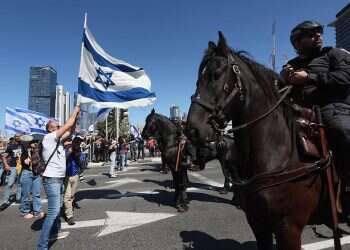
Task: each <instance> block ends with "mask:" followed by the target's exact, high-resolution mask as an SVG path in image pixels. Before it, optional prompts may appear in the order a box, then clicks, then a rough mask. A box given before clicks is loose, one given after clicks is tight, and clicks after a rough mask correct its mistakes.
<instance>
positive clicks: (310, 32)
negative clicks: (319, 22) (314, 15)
mask: <svg viewBox="0 0 350 250" xmlns="http://www.w3.org/2000/svg"><path fill="white" fill-rule="evenodd" d="M316 34H321V35H322V34H323V27H319V28H315V29H312V30H305V31H303V33H302V34H301V36H300V38H304V37H308V38H312V37H314V36H315V35H316Z"/></svg>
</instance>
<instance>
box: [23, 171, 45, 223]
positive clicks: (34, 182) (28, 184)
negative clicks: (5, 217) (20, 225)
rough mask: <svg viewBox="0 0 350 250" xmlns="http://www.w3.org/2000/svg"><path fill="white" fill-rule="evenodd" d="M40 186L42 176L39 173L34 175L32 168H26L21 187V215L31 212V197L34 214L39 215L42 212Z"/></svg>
mask: <svg viewBox="0 0 350 250" xmlns="http://www.w3.org/2000/svg"><path fill="white" fill-rule="evenodd" d="M40 188H41V178H40V176H39V175H33V172H32V171H30V170H26V169H24V170H23V171H22V175H21V189H22V200H21V209H20V211H21V215H22V216H24V215H26V214H29V213H30V212H31V203H32V202H31V197H30V193H32V197H33V214H34V216H38V215H39V214H40V212H41V200H40Z"/></svg>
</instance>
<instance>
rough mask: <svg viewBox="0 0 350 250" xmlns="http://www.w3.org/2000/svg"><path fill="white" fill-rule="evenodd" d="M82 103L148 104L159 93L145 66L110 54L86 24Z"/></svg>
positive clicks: (109, 105)
mask: <svg viewBox="0 0 350 250" xmlns="http://www.w3.org/2000/svg"><path fill="white" fill-rule="evenodd" d="M78 93H79V94H80V103H95V106H97V107H99V108H124V109H127V108H129V107H137V106H147V105H151V104H153V103H154V101H155V100H156V96H155V93H154V92H151V81H150V79H149V78H148V76H147V75H146V73H145V71H144V70H143V69H142V68H139V67H136V66H133V65H131V64H129V63H126V62H124V61H122V60H119V59H116V58H114V57H112V56H110V55H109V54H107V53H106V52H105V51H104V50H103V49H102V48H101V47H100V46H99V45H98V43H97V42H96V41H95V39H94V37H93V35H92V34H91V32H90V31H89V29H88V27H87V25H86V24H85V25H84V35H83V45H82V52H81V58H80V71H79V85H78Z"/></svg>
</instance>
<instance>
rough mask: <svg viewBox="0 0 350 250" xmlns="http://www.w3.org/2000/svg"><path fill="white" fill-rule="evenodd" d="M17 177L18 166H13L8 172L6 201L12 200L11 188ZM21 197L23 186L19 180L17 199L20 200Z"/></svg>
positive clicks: (5, 192) (4, 198)
mask: <svg viewBox="0 0 350 250" xmlns="http://www.w3.org/2000/svg"><path fill="white" fill-rule="evenodd" d="M16 177H17V173H16V167H11V169H10V171H8V172H7V173H6V186H5V190H4V197H3V202H4V203H9V202H10V196H11V190H12V187H13V185H14V184H15V183H16ZM17 179H18V178H17ZM20 199H21V186H20V184H19V181H17V191H16V200H20Z"/></svg>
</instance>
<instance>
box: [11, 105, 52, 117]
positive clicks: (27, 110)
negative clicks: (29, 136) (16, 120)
mask: <svg viewBox="0 0 350 250" xmlns="http://www.w3.org/2000/svg"><path fill="white" fill-rule="evenodd" d="M15 110H16V111H18V112H22V113H30V114H33V115H38V116H42V117H45V118H47V119H53V118H51V117H49V116H47V115H46V114H44V113H39V112H36V111H33V110H29V109H22V108H15Z"/></svg>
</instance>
